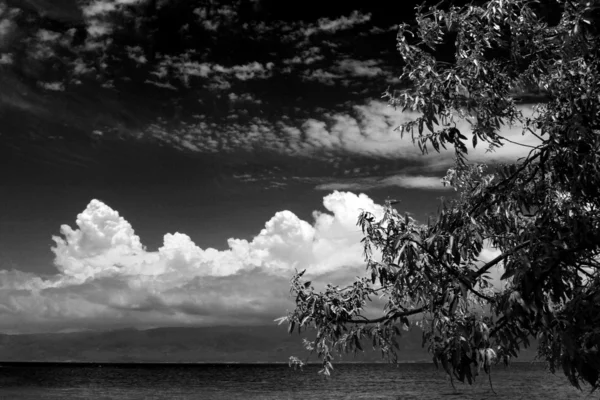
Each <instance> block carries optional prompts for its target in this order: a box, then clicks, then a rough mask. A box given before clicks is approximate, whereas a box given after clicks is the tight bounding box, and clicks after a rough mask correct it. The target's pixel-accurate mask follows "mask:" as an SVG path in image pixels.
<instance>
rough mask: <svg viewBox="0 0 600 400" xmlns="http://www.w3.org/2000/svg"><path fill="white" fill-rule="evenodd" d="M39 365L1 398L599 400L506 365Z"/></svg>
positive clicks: (13, 380) (6, 386) (6, 374)
mask: <svg viewBox="0 0 600 400" xmlns="http://www.w3.org/2000/svg"><path fill="white" fill-rule="evenodd" d="M334 367H335V371H334V375H333V376H332V377H330V378H327V377H324V376H321V375H318V374H317V371H318V366H316V365H310V366H308V367H305V368H304V370H302V371H300V370H293V369H291V368H289V367H288V366H287V365H281V364H279V365H278V364H264V365H261V364H258V365H257V364H220V365H106V364H104V365H102V366H101V367H100V366H98V365H87V366H81V365H79V366H73V365H69V364H64V365H39V364H24V365H19V366H4V367H2V368H0V399H15V400H16V399H61V400H63V399H65V400H66V399H95V400H101V399H209V400H213V399H264V400H271V399H305V400H310V399H319V400H322V399H393V400H400V399H402V400H404V399H444V398H446V399H527V400H531V399H545V400H553V399H557V400H559V399H560V400H568V399H581V398H589V399H591V398H598V395H595V396H594V395H590V394H589V390H588V391H587V392H583V393H582V392H579V391H577V390H576V389H574V388H572V387H570V386H569V385H568V383H567V381H566V378H565V377H564V376H562V375H559V374H557V375H552V374H550V373H549V372H547V371H545V370H544V367H543V366H541V365H533V364H524V363H523V364H513V365H512V366H511V367H509V368H508V369H505V368H504V367H497V368H496V369H495V370H493V371H492V378H493V379H492V383H493V385H494V389H495V391H496V393H497V394H496V395H494V394H493V393H492V392H491V391H490V387H489V383H488V380H487V376H486V375H481V376H479V378H478V381H477V382H476V383H475V384H474V385H473V386H468V385H463V384H461V383H457V384H456V391H455V390H454V389H452V387H451V386H450V382H449V381H448V379H447V378H446V377H445V375H444V373H443V372H441V371H438V370H436V369H435V367H434V366H433V365H431V364H401V365H398V366H393V365H389V364H343V365H335V366H334Z"/></svg>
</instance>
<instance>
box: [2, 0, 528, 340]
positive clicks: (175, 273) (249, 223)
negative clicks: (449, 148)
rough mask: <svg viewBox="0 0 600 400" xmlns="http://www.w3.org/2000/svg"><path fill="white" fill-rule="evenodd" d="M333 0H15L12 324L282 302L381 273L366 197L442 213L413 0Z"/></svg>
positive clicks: (10, 157) (85, 321)
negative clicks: (415, 91) (415, 66)
mask: <svg viewBox="0 0 600 400" xmlns="http://www.w3.org/2000/svg"><path fill="white" fill-rule="evenodd" d="M325 3H326V2H325ZM325 3H324V2H322V1H321V2H315V1H305V2H291V3H290V2H279V1H275V0H268V1H267V0H262V1H261V0H235V1H233V0H232V1H216V0H212V1H209V0H204V1H201V0H194V1H191V0H185V1H184V0H86V1H76V0H60V1H58V0H52V1H50V0H3V1H2V0H0V86H1V88H2V89H1V90H0V332H7V333H25V332H61V331H71V330H88V329H93V330H106V329H114V328H119V327H134V328H149V327H160V326H212V325H232V324H235V325H244V324H264V323H272V321H273V319H274V318H276V317H279V316H281V315H284V314H285V313H286V312H287V310H290V309H291V308H292V307H293V303H292V301H291V299H290V297H289V280H290V278H291V277H292V275H293V273H294V271H295V270H296V269H307V275H308V276H310V277H311V278H312V279H313V280H314V281H315V282H321V283H325V282H334V283H336V282H338V283H343V282H351V281H352V280H353V279H355V277H356V276H359V275H361V274H363V273H364V271H365V264H364V260H363V258H362V251H361V246H360V239H361V235H360V232H359V230H358V228H357V226H356V220H357V217H358V214H359V213H360V211H361V210H368V211H371V212H374V213H376V214H378V213H381V210H382V204H384V202H385V200H386V199H396V200H398V201H399V203H398V204H397V208H398V209H399V210H400V211H402V212H407V213H409V214H411V215H412V216H413V217H414V218H416V219H417V220H419V221H426V219H427V217H428V216H429V215H433V216H435V213H436V211H437V209H438V207H439V204H440V199H441V198H442V197H451V196H452V195H453V192H452V191H451V190H448V189H447V188H444V187H443V186H442V184H441V181H440V179H441V178H442V177H443V176H444V175H445V172H446V170H447V169H448V168H449V167H451V166H452V165H453V154H452V153H451V152H442V153H433V154H428V155H422V154H421V153H420V151H419V150H418V148H417V147H415V146H413V144H412V142H411V140H410V137H406V136H405V137H401V135H400V134H399V132H397V131H395V128H396V127H398V126H399V125H400V124H401V123H402V122H405V121H408V120H410V119H411V118H414V117H415V114H411V113H409V112H405V113H402V112H401V111H400V110H395V109H393V108H391V107H390V106H388V105H387V103H386V101H385V99H383V98H382V94H383V92H384V91H385V90H386V89H388V88H392V89H393V88H398V87H399V79H398V77H399V75H400V74H401V68H402V60H401V58H400V56H399V54H398V53H397V52H396V49H395V39H396V31H397V29H396V27H397V25H398V24H399V23H402V22H404V21H410V20H411V17H412V15H413V11H412V9H413V5H412V4H411V2H408V1H407V2H395V3H390V2H383V1H380V0H372V1H369V2H364V1H347V2H343V3H340V2H331V3H326V4H325ZM324 4H325V5H324ZM524 109H525V111H527V110H529V108H527V107H524ZM459 127H460V128H461V129H462V130H463V132H464V133H465V134H467V135H468V132H469V128H468V125H467V124H466V123H462V125H459ZM503 133H504V134H505V135H506V136H508V137H512V138H515V139H516V140H519V141H521V142H524V139H523V138H521V137H520V135H521V131H520V129H519V127H509V128H506V129H505V131H504V132H503ZM526 150H527V149H526V148H525V149H524V150H523V148H521V147H519V146H514V145H512V144H508V145H506V146H504V147H503V148H501V149H498V150H496V151H495V152H494V153H489V152H486V148H485V147H477V148H476V149H470V150H469V160H470V161H471V162H486V163H492V164H493V163H499V162H511V161H514V160H516V159H517V158H518V157H519V156H523V155H525V154H526V153H525V151H526ZM491 253H492V251H490V254H491Z"/></svg>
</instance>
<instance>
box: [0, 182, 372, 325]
mask: <svg viewBox="0 0 600 400" xmlns="http://www.w3.org/2000/svg"><path fill="white" fill-rule="evenodd" d="M323 206H324V208H325V210H326V211H325V212H317V211H315V212H314V214H313V221H311V222H307V221H304V220H301V219H300V218H298V217H297V216H296V215H295V214H294V213H292V212H291V211H280V212H277V213H276V214H275V215H274V216H273V217H272V218H271V219H270V220H269V221H267V222H266V224H265V226H264V228H263V229H262V230H261V231H260V232H259V233H258V234H257V235H256V236H255V237H254V238H253V239H252V240H245V239H235V238H232V239H229V240H228V249H227V250H223V251H219V250H216V249H212V248H206V249H203V248H201V247H199V246H198V245H196V244H195V243H194V242H193V240H192V239H191V238H190V237H189V236H187V235H185V234H183V233H178V232H176V233H173V234H166V235H165V236H164V240H163V245H162V246H161V247H160V248H159V249H158V250H156V251H149V250H147V249H146V248H145V247H144V246H143V245H142V243H141V240H140V238H139V237H138V236H137V235H136V234H135V231H134V229H133V227H132V226H131V224H130V223H129V222H128V221H127V220H126V219H125V218H124V217H122V216H121V215H120V214H119V213H118V212H117V211H116V210H114V209H112V208H110V207H109V206H108V205H106V204H104V203H103V202H101V201H99V200H92V201H91V202H90V203H89V204H88V206H87V207H86V209H85V210H84V211H83V212H81V213H80V214H79V215H78V216H77V219H76V221H75V223H76V227H75V228H71V227H70V226H68V225H62V226H61V228H60V235H59V236H55V237H54V238H53V239H54V241H55V243H56V245H55V246H54V247H53V248H52V251H53V252H54V254H55V265H56V267H57V269H58V273H57V274H56V275H54V276H52V277H49V278H42V277H38V276H36V275H33V274H26V273H23V272H19V271H5V270H2V271H0V313H1V314H2V319H0V329H3V330H4V331H7V330H8V331H19V330H20V331H44V330H52V329H81V328H94V327H100V326H102V327H104V328H106V327H116V326H124V324H125V325H126V324H129V325H130V326H139V327H144V326H158V325H173V324H218V323H221V324H224V323H225V324H227V323H253V322H259V321H260V322H265V321H269V320H272V318H273V317H276V316H279V315H282V314H283V313H285V312H286V308H290V307H292V304H291V302H290V299H289V297H288V294H289V279H290V277H291V275H292V274H293V273H294V270H295V269H306V270H307V275H308V276H312V277H314V278H319V277H320V280H323V281H329V280H332V279H333V280H334V281H335V280H340V279H346V280H347V279H350V280H352V277H353V276H355V275H357V274H359V273H360V272H359V271H360V270H362V269H363V268H364V263H363V258H362V247H361V245H360V239H361V233H360V231H359V229H358V228H357V227H356V219H357V216H358V214H359V213H360V211H361V210H363V209H364V210H369V211H371V212H374V213H375V214H376V215H378V216H381V215H382V213H383V209H382V207H381V206H379V205H377V204H375V203H374V202H373V200H372V199H370V198H369V197H368V196H366V195H364V194H361V195H356V194H353V193H349V192H337V191H336V192H333V193H331V194H329V195H327V196H325V197H324V199H323ZM17 321H18V322H19V324H20V327H19V328H16V327H15V326H14V324H16V322H17Z"/></svg>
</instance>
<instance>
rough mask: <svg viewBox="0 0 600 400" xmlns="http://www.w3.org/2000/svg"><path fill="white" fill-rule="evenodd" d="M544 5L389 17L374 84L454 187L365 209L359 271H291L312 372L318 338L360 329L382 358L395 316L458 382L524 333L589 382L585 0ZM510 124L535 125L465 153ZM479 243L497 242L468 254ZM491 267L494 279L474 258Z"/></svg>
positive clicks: (514, 349) (598, 240)
mask: <svg viewBox="0 0 600 400" xmlns="http://www.w3.org/2000/svg"><path fill="white" fill-rule="evenodd" d="M546 6H548V5H547V4H540V3H539V2H536V1H530V0H491V1H487V2H486V3H485V4H483V5H479V6H478V5H473V4H470V5H467V6H464V7H455V6H451V7H447V8H443V7H442V6H441V5H438V6H434V7H430V8H427V9H426V8H424V7H420V8H418V9H417V15H416V25H414V26H409V25H406V24H405V25H402V26H400V31H399V34H398V50H399V51H400V53H401V55H402V57H403V58H404V60H405V63H406V65H405V67H404V72H403V75H402V78H403V79H405V80H406V82H407V89H406V90H403V91H400V92H394V93H386V95H387V96H388V97H389V101H390V103H391V104H392V105H394V106H396V107H398V108H400V109H402V110H406V109H408V110H414V111H417V112H419V113H420V117H419V118H417V119H416V120H414V121H410V122H408V123H406V124H404V125H403V126H401V127H400V129H401V131H402V133H410V134H411V135H412V137H413V140H414V142H415V143H417V144H418V146H419V147H420V148H421V150H422V151H423V152H427V151H428V149H429V148H430V147H432V148H433V149H434V150H436V151H439V150H440V147H442V148H446V147H451V148H454V149H455V153H456V160H457V162H456V166H455V168H453V169H451V170H449V171H448V175H447V176H446V178H445V180H444V182H445V183H446V184H449V185H451V186H452V187H453V188H455V189H456V191H457V196H456V198H455V199H453V200H452V201H449V202H446V203H445V204H444V205H443V206H442V208H441V210H440V212H439V215H438V217H437V218H436V220H435V221H430V222H429V223H428V224H427V225H420V224H418V223H417V222H416V221H414V220H412V219H411V218H410V217H408V216H401V215H400V214H399V213H398V212H397V211H396V210H395V209H394V208H393V206H392V203H388V204H387V205H386V208H385V213H384V215H383V217H381V218H376V217H375V216H374V215H372V214H369V213H366V212H365V213H363V214H362V215H361V216H360V217H359V221H358V224H359V226H360V227H361V228H362V230H363V233H364V239H363V243H364V246H365V258H366V261H367V270H368V274H367V276H366V277H364V278H362V279H358V280H357V281H356V282H354V283H353V284H352V285H350V286H348V287H344V288H340V287H334V286H328V287H327V290H325V292H316V291H315V290H314V288H313V287H312V285H311V284H310V283H308V282H304V281H303V280H302V274H298V275H296V276H295V277H294V279H293V280H292V292H293V293H294V294H295V295H296V309H295V310H294V311H293V312H292V313H290V314H289V315H288V316H287V317H285V318H284V321H288V322H289V324H290V328H291V329H293V328H294V327H298V329H299V330H301V329H306V328H309V327H313V328H314V329H316V332H317V334H316V337H315V339H314V341H312V342H309V347H310V348H311V349H316V351H317V353H318V355H319V356H320V357H321V358H322V359H323V367H324V369H323V371H324V372H328V371H329V369H330V368H331V360H332V352H333V351H334V350H341V351H356V350H361V348H362V347H361V346H362V345H361V339H365V338H369V339H371V340H372V341H373V346H374V347H376V348H380V349H381V350H382V351H383V353H384V354H390V353H392V354H393V355H392V356H390V357H391V358H392V359H394V357H395V349H396V348H397V347H396V346H394V343H395V342H396V338H397V336H399V335H400V333H401V332H400V329H398V327H399V326H402V325H405V326H407V325H409V323H410V320H417V321H418V323H419V325H420V326H421V328H422V329H423V332H424V334H423V339H424V345H426V346H427V348H428V349H429V351H430V352H431V353H432V354H433V360H434V362H435V363H436V364H438V363H439V364H441V365H442V366H443V368H444V369H445V370H446V371H447V372H448V374H450V376H455V377H456V378H458V379H459V380H461V381H463V382H464V381H465V380H466V381H468V382H472V380H473V379H474V377H475V375H476V372H475V371H476V370H477V369H478V368H479V367H481V366H483V367H484V368H485V370H486V372H489V368H490V366H491V364H492V361H495V360H504V361H505V362H508V360H509V359H510V358H511V357H516V356H518V353H519V351H520V349H521V347H527V346H529V342H530V339H532V338H534V339H537V342H538V356H539V357H540V358H541V359H542V360H545V361H546V362H547V363H548V366H549V368H550V370H551V371H552V372H554V371H555V370H556V369H562V370H563V371H564V373H565V375H566V376H567V377H568V379H569V380H570V382H571V383H572V384H573V385H574V386H576V387H580V383H581V382H586V383H587V384H589V385H591V387H592V389H596V388H597V387H598V386H599V385H600V380H599V371H600V354H599V353H598V352H599V349H600V302H599V300H600V272H599V269H600V213H599V210H600V192H599V191H600V170H599V167H598V165H599V164H600V70H599V66H600V65H599V63H600V54H599V51H600V48H599V44H600V37H599V35H598V33H599V32H598V30H597V28H596V26H597V25H596V23H598V22H600V20H599V18H598V13H597V11H598V9H599V8H600V4H599V3H598V2H594V1H577V0H575V1H562V0H557V1H556V2H553V3H552V4H551V7H554V8H555V9H556V10H557V14H558V15H559V17H558V18H556V20H555V21H552V20H550V19H548V18H546V17H544V16H542V15H541V12H542V11H543V9H542V7H546ZM449 39H452V40H453V41H454V42H453V43H449ZM448 46H453V47H452V48H453V52H452V57H450V61H447V59H448V57H445V55H444V54H442V53H443V52H442V50H444V49H445V50H446V51H447V49H448ZM440 49H442V50H440ZM444 57H445V58H446V60H441V58H444ZM523 91H528V92H535V93H540V94H541V95H542V97H541V99H543V101H542V102H541V103H540V104H537V105H536V106H535V107H534V109H533V112H532V113H531V115H529V116H524V115H523V112H522V110H523V108H522V107H520V106H519V105H518V102H517V101H516V97H517V96H516V94H518V93H519V92H523ZM458 120H467V121H469V123H470V128H471V129H470V130H471V132H460V131H459V129H458V128H457V125H456V121H458ZM515 124H519V125H521V126H522V127H523V135H524V136H527V137H531V138H534V139H535V140H534V143H535V144H534V145H530V144H528V145H525V146H527V147H529V148H530V149H529V150H530V151H529V154H528V156H526V157H524V158H522V159H519V160H517V161H516V162H514V163H513V164H509V165H500V166H497V165H496V166H493V168H486V166H484V165H471V164H469V162H468V158H467V152H468V150H467V147H468V144H467V143H466V141H467V140H468V139H467V136H468V135H471V136H472V138H471V139H470V141H471V143H472V145H473V146H477V144H478V143H481V142H485V143H487V144H488V145H489V146H490V148H491V149H492V150H493V149H494V148H496V147H499V146H502V145H504V144H506V143H509V142H510V143H513V144H515V145H517V144H518V142H514V141H513V140H511V139H509V138H506V137H504V136H503V135H502V134H501V130H502V128H503V126H505V125H515ZM528 143H531V141H528ZM488 171H489V172H488ZM484 247H492V248H495V249H497V250H498V251H499V255H498V256H497V257H496V258H494V259H493V260H484V259H482V250H483V249H484ZM485 261H487V262H485ZM501 265H502V266H503V269H504V273H503V275H502V276H501V278H500V279H499V280H498V279H496V281H495V282H494V281H493V279H492V276H491V275H490V270H491V269H492V268H497V267H500V266H501ZM374 296H377V298H378V299H382V300H384V305H383V312H382V315H381V316H372V309H373V307H369V305H373V304H374V303H372V302H371V298H372V297H374ZM409 317H410V319H409ZM418 317H420V319H418ZM490 382H491V381H490Z"/></svg>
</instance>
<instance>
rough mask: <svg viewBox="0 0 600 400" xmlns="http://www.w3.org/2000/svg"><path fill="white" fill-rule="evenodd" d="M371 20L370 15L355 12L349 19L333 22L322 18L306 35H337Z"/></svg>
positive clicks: (341, 18)
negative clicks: (321, 33) (320, 33)
mask: <svg viewBox="0 0 600 400" xmlns="http://www.w3.org/2000/svg"><path fill="white" fill-rule="evenodd" d="M370 20H371V15H370V14H362V13H360V12H359V11H354V12H353V13H352V14H350V15H349V16H348V17H340V18H337V19H333V20H332V19H329V18H321V19H320V20H319V21H318V23H317V26H315V27H310V28H307V29H306V30H305V35H307V36H308V35H312V34H313V33H315V32H327V33H335V32H338V31H341V30H345V29H351V28H354V27H355V26H356V25H360V24H364V23H366V22H369V21H370Z"/></svg>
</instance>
